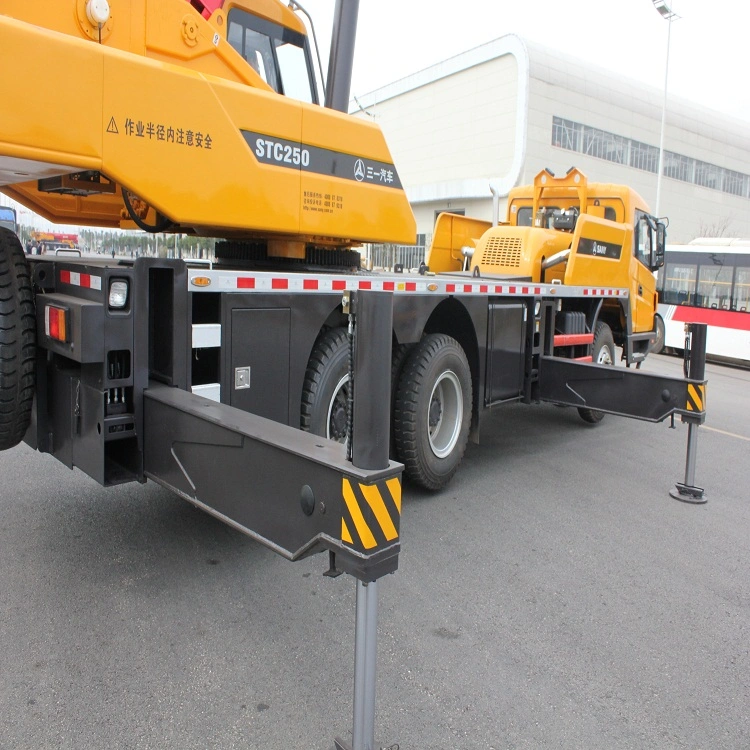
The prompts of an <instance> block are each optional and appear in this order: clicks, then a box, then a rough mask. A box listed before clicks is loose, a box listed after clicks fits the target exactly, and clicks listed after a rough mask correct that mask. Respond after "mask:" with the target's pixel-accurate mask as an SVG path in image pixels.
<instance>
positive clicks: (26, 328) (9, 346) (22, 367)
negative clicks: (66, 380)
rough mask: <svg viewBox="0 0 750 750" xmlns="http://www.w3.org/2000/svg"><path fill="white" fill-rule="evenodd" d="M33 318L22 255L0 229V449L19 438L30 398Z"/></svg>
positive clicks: (14, 239)
mask: <svg viewBox="0 0 750 750" xmlns="http://www.w3.org/2000/svg"><path fill="white" fill-rule="evenodd" d="M35 355H36V315H35V313H34V297H33V294H32V291H31V280H30V277H29V267H28V265H27V263H26V256H25V255H24V252H23V247H22V246H21V242H20V241H19V239H18V237H16V235H15V234H14V233H13V232H11V231H10V230H9V229H5V228H4V227H0V450H7V449H8V448H12V447H13V446H15V445H18V443H20V442H21V440H22V439H23V436H24V434H25V433H26V430H27V429H28V427H29V424H30V422H31V404H32V401H33V399H34V386H35V370H34V366H35Z"/></svg>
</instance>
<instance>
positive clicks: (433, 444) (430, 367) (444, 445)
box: [393, 334, 472, 490]
mask: <svg viewBox="0 0 750 750" xmlns="http://www.w3.org/2000/svg"><path fill="white" fill-rule="evenodd" d="M471 404H472V394H471V371H470V370H469V363H468V361H467V359H466V355H465V354H464V350H463V349H462V348H461V346H460V344H459V343H458V342H457V341H456V340H455V339H453V338H451V337H450V336H445V335H443V334H430V335H428V336H425V338H423V339H422V341H421V342H420V343H419V344H417V345H416V346H415V347H414V349H413V351H412V352H411V353H410V355H409V357H408V359H407V360H406V362H405V363H404V367H403V371H402V373H401V377H400V378H399V382H398V388H397V390H396V407H395V411H394V415H393V432H394V437H395V443H396V455H397V457H398V460H399V461H401V462H402V463H403V464H404V469H405V474H406V476H407V477H408V478H409V479H410V480H411V481H413V482H414V483H415V484H418V485H420V486H421V487H424V488H426V489H429V490H439V489H441V488H442V487H444V486H445V485H446V484H447V483H448V482H449V481H450V479H451V477H452V476H453V474H455V472H456V469H458V465H459V464H460V463H461V459H462V458H463V455H464V451H465V450H466V443H467V442H468V439H469V426H470V423H471Z"/></svg>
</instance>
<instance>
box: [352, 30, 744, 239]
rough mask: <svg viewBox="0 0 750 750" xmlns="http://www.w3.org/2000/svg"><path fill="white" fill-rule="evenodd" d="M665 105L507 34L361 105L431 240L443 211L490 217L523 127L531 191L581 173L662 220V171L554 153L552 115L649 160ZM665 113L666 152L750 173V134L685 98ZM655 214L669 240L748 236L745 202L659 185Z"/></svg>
mask: <svg viewBox="0 0 750 750" xmlns="http://www.w3.org/2000/svg"><path fill="white" fill-rule="evenodd" d="M504 40H510V41H511V42H513V40H515V42H517V43H518V44H513V43H511V44H510V49H511V51H510V52H508V50H507V48H508V43H506V42H504ZM519 49H520V53H519V51H518V50H519ZM498 51H500V52H502V54H499V56H498ZM526 51H528V53H527V52H526ZM492 55H494V57H493V56H492ZM527 55H528V56H527ZM488 57H490V59H487V58H488ZM441 66H443V67H442V68H441ZM527 71H528V73H527ZM527 76H528V78H527ZM527 86H528V88H527V89H526V87H527ZM662 96H663V94H662V92H661V91H659V90H658V89H655V88H649V87H645V86H641V85H640V84H637V83H634V82H632V81H629V80H627V79H624V78H618V77H616V76H612V75H609V74H603V73H601V72H600V71H597V70H592V69H590V67H589V68H587V67H586V66H585V65H584V64H583V63H582V62H580V61H577V60H575V59H573V58H570V57H567V56H566V55H563V54H562V53H558V52H553V51H551V50H547V49H545V48H543V47H539V46H537V45H533V44H528V43H526V45H525V48H524V45H523V44H521V43H520V40H518V38H517V37H512V36H509V37H503V38H502V39H500V40H495V42H492V43H489V44H488V45H483V47H479V48H476V49H475V50H470V51H468V52H467V53H464V54H463V55H458V56H457V57H456V58H451V59H450V60H447V61H445V63H443V64H440V65H438V66H433V68H430V69H427V70H426V71H422V72H420V73H419V74H415V75H414V76H413V77H411V78H410V79H404V80H403V81H400V82H396V83H395V84H392V85H390V86H387V87H384V88H383V89H380V90H379V91H377V92H374V93H373V94H370V95H368V96H367V97H365V98H364V100H365V101H364V107H365V109H366V111H367V112H369V113H370V114H372V115H374V117H375V120H376V122H377V123H378V124H380V126H381V127H382V128H383V131H384V133H385V136H386V139H387V141H388V143H389V146H390V148H391V152H392V154H393V157H394V160H395V163H396V166H397V168H398V170H399V174H400V176H401V180H402V182H403V184H404V186H405V188H406V190H407V194H408V195H409V198H410V200H411V201H412V206H413V208H414V211H415V216H416V218H417V232H418V233H421V234H426V235H429V234H430V233H431V231H432V226H433V224H434V215H435V211H437V210H456V209H463V210H465V211H466V213H467V215H472V216H476V217H477V218H482V219H488V220H489V219H490V218H491V217H492V197H491V193H490V190H489V185H490V181H491V180H496V178H498V176H502V175H506V176H507V175H509V174H513V169H514V167H513V164H514V157H516V156H518V150H519V142H518V141H517V139H516V129H517V128H518V127H519V123H521V124H522V125H523V128H524V132H525V142H522V145H521V149H522V151H523V153H522V154H521V156H523V159H522V162H521V163H520V174H519V175H518V180H517V183H516V184H524V183H530V182H531V181H532V180H533V178H534V176H535V175H536V174H537V173H538V172H539V171H540V170H541V169H544V168H549V169H551V170H552V171H553V172H555V173H557V174H561V173H564V172H565V171H566V170H567V169H568V168H569V167H571V166H576V167H578V168H579V169H580V170H581V171H583V172H584V173H585V174H586V175H587V176H588V178H589V179H590V180H591V181H592V182H614V183H622V184H627V185H629V186H630V187H632V188H633V189H634V190H636V191H637V192H638V193H640V194H641V195H642V196H643V198H644V199H645V200H646V202H647V203H648V204H649V206H650V207H651V210H652V211H655V210H656V184H657V175H656V171H655V170H656V167H655V166H654V167H653V170H654V171H646V170H644V169H638V168H636V167H635V166H630V162H629V159H628V161H627V162H626V163H624V164H621V163H616V162H615V161H609V160H607V159H605V158H599V157H597V156H592V155H589V154H587V153H583V152H582V151H580V150H579V151H573V150H569V149H566V148H562V147H559V146H556V145H553V138H552V134H553V118H555V117H557V118H563V119H565V120H567V121H571V122H574V123H578V124H581V125H584V126H587V127H589V128H597V129H600V130H601V131H605V132H606V133H611V134H614V135H615V136H618V137H620V138H621V139H625V140H627V141H628V142H629V143H631V144H632V142H634V141H635V142H638V143H640V144H644V146H645V147H649V148H647V150H648V151H649V153H651V154H652V155H653V153H654V150H656V151H657V153H658V146H659V138H660V130H661V114H662ZM519 102H521V103H523V104H524V107H523V111H519ZM708 104H710V103H708ZM667 113H668V114H667V127H666V129H665V141H664V148H665V151H670V152H674V153H676V154H680V155H682V156H685V157H689V158H690V159H693V160H697V161H701V162H706V163H709V164H713V165H716V166H718V167H722V168H725V169H730V170H734V171H736V172H739V173H742V174H744V175H750V127H748V126H746V125H745V124H744V123H741V122H739V121H737V120H733V119H732V118H727V117H724V116H722V115H720V114H718V113H716V112H712V111H711V110H709V109H707V108H705V107H701V106H699V105H694V104H690V103H688V102H684V101H673V100H672V99H670V100H669V101H668V107H667ZM361 116H365V115H364V114H361ZM514 178H515V175H514ZM748 180H750V177H748ZM485 185H486V187H485ZM748 185H749V186H750V182H748ZM746 194H747V195H750V190H749V191H747V192H746ZM659 213H660V214H661V215H662V216H667V217H669V220H670V227H669V239H670V241H673V242H687V241H689V240H690V239H692V238H693V237H695V236H698V235H700V234H707V233H708V234H710V233H718V231H719V230H722V232H723V234H724V235H725V236H726V235H729V234H731V235H733V236H738V237H739V236H743V237H750V197H740V196H735V195H732V194H730V193H726V192H722V191H721V190H715V189H711V188H708V187H703V186H701V185H696V184H693V183H690V182H684V181H681V180H678V179H673V178H671V177H668V176H664V177H663V178H662V185H661V201H660V207H659ZM504 216H505V201H504V200H503V201H502V202H501V206H500V217H501V219H502V218H504Z"/></svg>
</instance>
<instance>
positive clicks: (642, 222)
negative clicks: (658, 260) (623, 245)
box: [633, 210, 656, 268]
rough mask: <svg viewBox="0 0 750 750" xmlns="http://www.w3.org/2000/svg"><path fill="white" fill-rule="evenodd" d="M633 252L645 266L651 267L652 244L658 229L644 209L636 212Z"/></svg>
mask: <svg viewBox="0 0 750 750" xmlns="http://www.w3.org/2000/svg"><path fill="white" fill-rule="evenodd" d="M635 220H636V224H635V232H634V233H633V234H634V237H633V245H634V247H633V253H634V254H635V257H636V258H637V259H638V260H639V261H640V262H641V263H643V265H644V266H648V267H649V268H650V267H651V244H652V242H654V241H655V240H656V231H655V229H654V228H653V226H652V223H651V222H650V221H649V220H648V218H647V216H646V214H645V213H644V212H643V211H638V210H636V212H635Z"/></svg>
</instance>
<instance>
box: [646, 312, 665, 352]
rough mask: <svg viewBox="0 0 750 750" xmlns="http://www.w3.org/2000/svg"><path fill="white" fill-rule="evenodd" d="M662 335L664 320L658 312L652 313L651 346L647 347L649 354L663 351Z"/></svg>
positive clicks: (663, 333) (663, 332)
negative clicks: (652, 333) (652, 337)
mask: <svg viewBox="0 0 750 750" xmlns="http://www.w3.org/2000/svg"><path fill="white" fill-rule="evenodd" d="M664 336H665V330H664V320H663V318H662V317H661V315H659V313H656V315H654V340H653V341H652V342H651V348H650V349H649V351H650V352H651V354H660V353H661V352H662V351H663V349H664Z"/></svg>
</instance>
